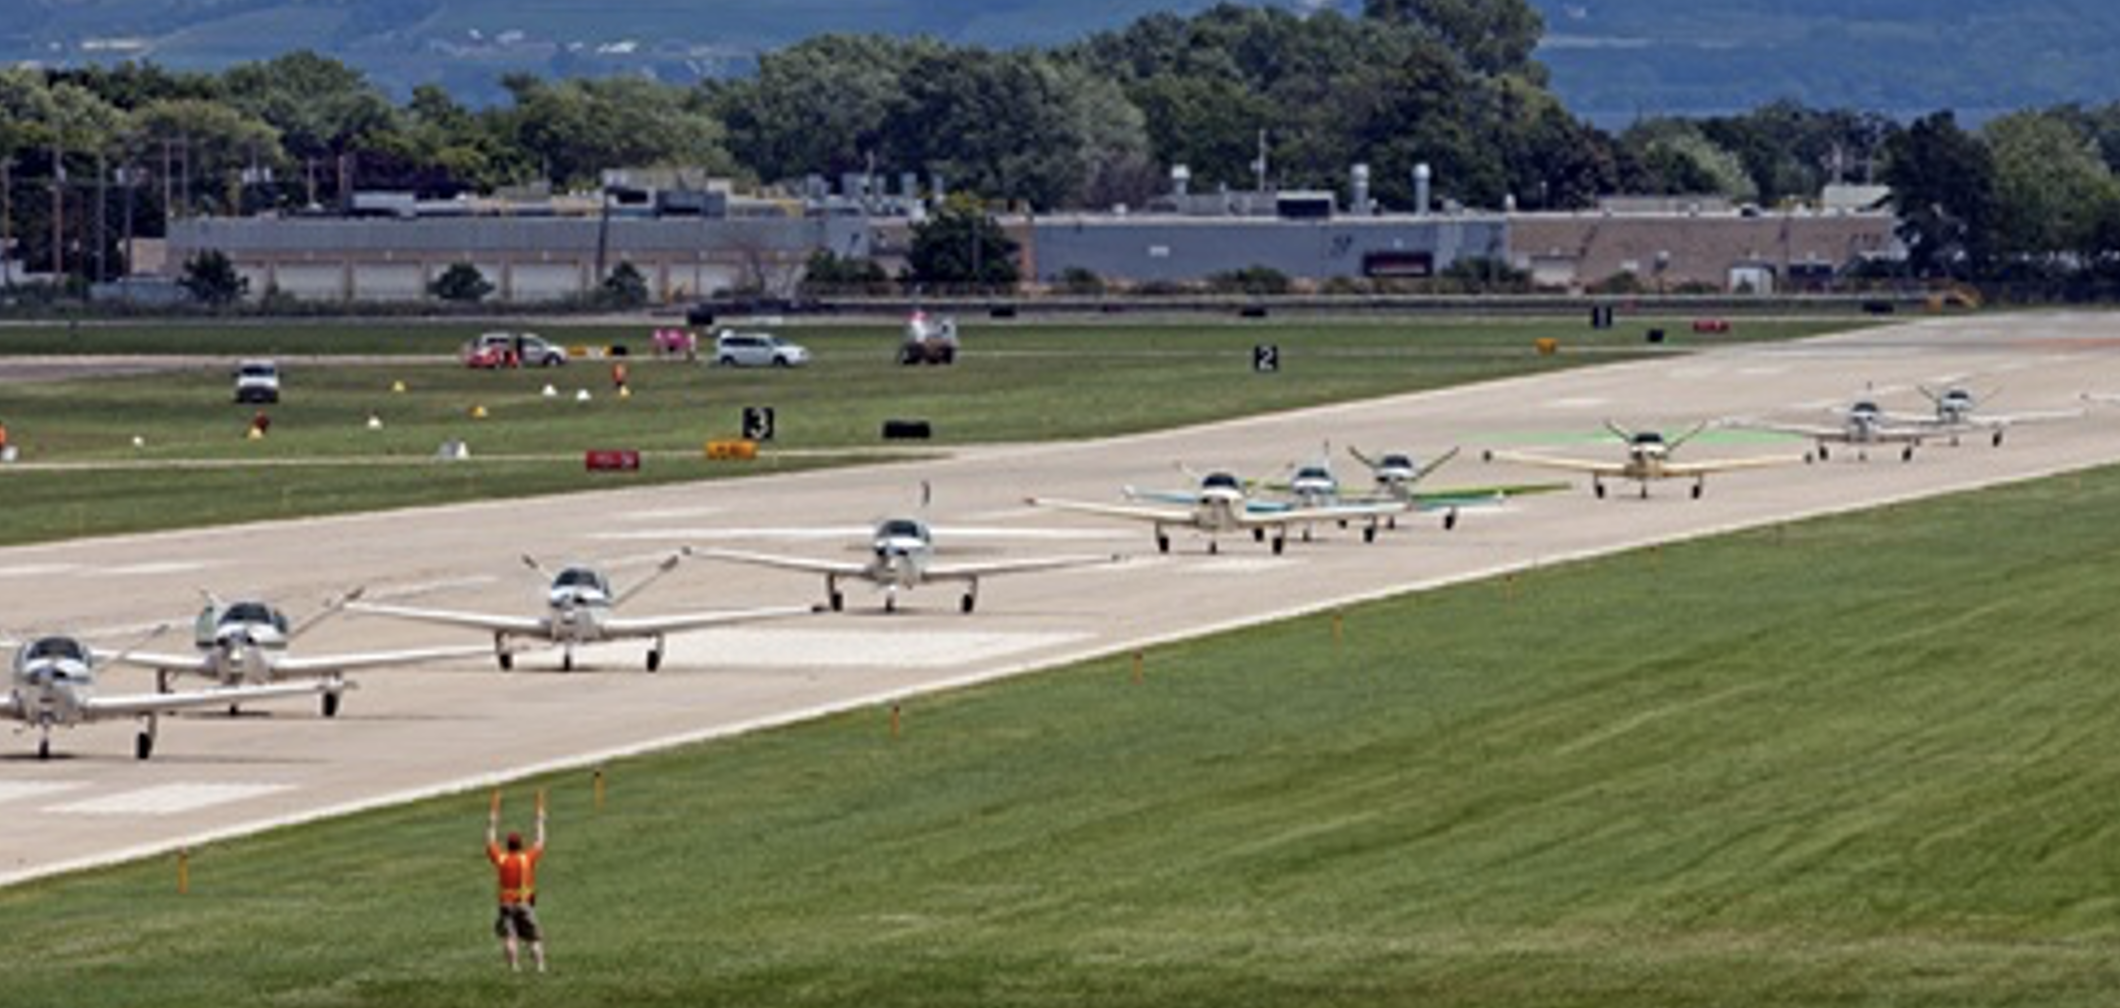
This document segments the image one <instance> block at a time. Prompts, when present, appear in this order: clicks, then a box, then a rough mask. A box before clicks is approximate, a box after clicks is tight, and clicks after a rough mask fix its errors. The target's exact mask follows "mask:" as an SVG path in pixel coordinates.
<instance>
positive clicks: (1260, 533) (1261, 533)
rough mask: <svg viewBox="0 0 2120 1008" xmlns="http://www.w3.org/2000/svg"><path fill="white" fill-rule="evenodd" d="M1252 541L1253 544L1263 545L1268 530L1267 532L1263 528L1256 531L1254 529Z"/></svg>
mask: <svg viewBox="0 0 2120 1008" xmlns="http://www.w3.org/2000/svg"><path fill="white" fill-rule="evenodd" d="M1251 541H1252V542H1261V543H1262V542H1265V541H1266V530H1265V529H1262V528H1255V529H1252V530H1251Z"/></svg>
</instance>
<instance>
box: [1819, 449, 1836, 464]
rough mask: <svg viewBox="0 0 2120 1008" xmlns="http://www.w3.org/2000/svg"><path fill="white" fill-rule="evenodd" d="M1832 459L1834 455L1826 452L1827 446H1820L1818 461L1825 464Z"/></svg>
mask: <svg viewBox="0 0 2120 1008" xmlns="http://www.w3.org/2000/svg"><path fill="white" fill-rule="evenodd" d="M1832 457H1833V456H1832V454H1831V453H1829V452H1827V451H1826V446H1825V445H1819V446H1818V461H1820V462H1824V461H1827V460H1829V459H1831V458H1832Z"/></svg>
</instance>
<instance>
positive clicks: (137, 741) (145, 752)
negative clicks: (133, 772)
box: [133, 732, 155, 759]
mask: <svg viewBox="0 0 2120 1008" xmlns="http://www.w3.org/2000/svg"><path fill="white" fill-rule="evenodd" d="M154 754H155V737H154V736H153V735H150V734H148V733H146V732H141V733H140V734H138V735H135V736H133V758H135V759H146V758H148V757H149V756H153V755H154Z"/></svg>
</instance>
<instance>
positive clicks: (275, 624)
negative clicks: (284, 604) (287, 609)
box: [220, 602, 287, 633]
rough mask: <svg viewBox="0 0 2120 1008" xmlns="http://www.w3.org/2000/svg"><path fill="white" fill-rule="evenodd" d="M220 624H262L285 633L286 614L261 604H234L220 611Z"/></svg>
mask: <svg viewBox="0 0 2120 1008" xmlns="http://www.w3.org/2000/svg"><path fill="white" fill-rule="evenodd" d="M220 622H222V623H263V624H266V625H268V626H271V627H272V628H273V629H275V630H278V631H279V632H281V633H286V632H287V614H286V613H283V612H281V611H279V610H278V609H274V608H273V607H271V606H269V605H266V604H265V603H263V602H234V603H230V604H229V605H228V607H227V608H224V609H222V610H221V616H220Z"/></svg>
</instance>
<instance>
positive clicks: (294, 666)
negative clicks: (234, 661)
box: [273, 644, 493, 676]
mask: <svg viewBox="0 0 2120 1008" xmlns="http://www.w3.org/2000/svg"><path fill="white" fill-rule="evenodd" d="M491 657H493V648H492V647H491V646H488V645H485V644H479V645H473V646H465V647H446V648H418V649H414V650H409V651H365V652H360V653H357V654H342V655H302V656H299V657H297V656H295V655H283V656H281V658H280V659H279V661H277V662H275V663H274V664H273V671H274V672H276V673H278V674H280V675H294V676H316V675H331V674H332V673H336V672H351V671H353V670H355V669H364V668H382V667H384V666H389V665H416V664H419V663H420V662H430V661H444V660H447V659H450V658H491Z"/></svg>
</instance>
